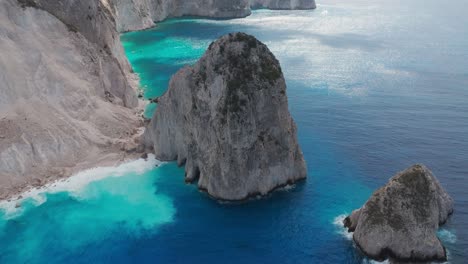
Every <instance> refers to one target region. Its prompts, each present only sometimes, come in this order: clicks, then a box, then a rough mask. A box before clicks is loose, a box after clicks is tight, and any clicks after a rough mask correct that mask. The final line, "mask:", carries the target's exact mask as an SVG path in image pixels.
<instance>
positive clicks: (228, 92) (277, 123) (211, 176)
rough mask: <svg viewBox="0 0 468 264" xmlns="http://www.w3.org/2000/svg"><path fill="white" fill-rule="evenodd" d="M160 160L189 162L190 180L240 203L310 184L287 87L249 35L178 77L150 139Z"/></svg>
mask: <svg viewBox="0 0 468 264" xmlns="http://www.w3.org/2000/svg"><path fill="white" fill-rule="evenodd" d="M145 141H146V143H147V145H149V146H154V151H155V155H156V157H157V158H158V159H161V160H177V161H178V164H179V165H182V164H184V163H186V167H185V171H186V181H188V182H192V181H195V180H197V179H198V178H199V180H198V186H199V188H200V189H202V190H205V191H207V192H208V193H209V194H210V195H211V196H212V197H215V198H217V199H222V200H243V199H246V198H249V197H251V196H255V195H258V194H260V195H265V194H267V193H268V192H270V191H272V190H274V189H276V188H278V187H280V186H284V185H287V184H291V183H294V182H296V181H298V180H300V179H304V178H305V177H306V166H305V161H304V158H303V155H302V151H301V150H300V148H299V145H298V143H297V136H296V125H295V123H294V121H293V119H292V118H291V116H290V114H289V111H288V100H287V97H286V83H285V80H284V77H283V73H282V71H281V67H280V65H279V62H278V61H277V60H276V58H275V57H274V55H273V54H272V53H271V52H270V51H269V50H268V48H267V47H266V46H265V45H264V44H263V43H261V42H259V41H258V40H257V39H255V38H254V37H252V36H249V35H246V34H244V33H235V34H229V35H226V36H223V37H222V38H220V39H219V40H217V41H216V42H214V43H212V44H211V45H210V47H209V49H208V51H207V52H206V53H205V55H204V56H203V57H202V58H201V59H200V61H198V63H197V64H196V65H194V66H188V67H185V68H183V69H181V70H180V71H179V72H177V73H176V74H175V75H174V76H173V77H172V79H171V81H170V85H169V89H168V91H167V92H166V93H165V94H164V95H163V96H162V97H160V99H159V106H158V109H157V111H156V112H155V114H154V116H153V119H152V121H151V123H150V124H149V127H148V129H147V130H146V132H145Z"/></svg>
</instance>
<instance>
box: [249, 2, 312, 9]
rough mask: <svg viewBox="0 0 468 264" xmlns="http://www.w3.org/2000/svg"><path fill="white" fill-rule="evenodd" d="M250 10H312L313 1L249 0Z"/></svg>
mask: <svg viewBox="0 0 468 264" xmlns="http://www.w3.org/2000/svg"><path fill="white" fill-rule="evenodd" d="M251 7H252V8H269V9H314V8H316V7H317V6H316V5H315V0H251Z"/></svg>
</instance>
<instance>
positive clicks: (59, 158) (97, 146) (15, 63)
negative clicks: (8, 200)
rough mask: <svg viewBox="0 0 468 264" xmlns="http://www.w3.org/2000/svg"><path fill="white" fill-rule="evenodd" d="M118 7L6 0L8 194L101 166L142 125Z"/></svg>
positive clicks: (0, 101) (0, 8)
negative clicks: (115, 11) (119, 29)
mask: <svg viewBox="0 0 468 264" xmlns="http://www.w3.org/2000/svg"><path fill="white" fill-rule="evenodd" d="M110 10H111V9H110V8H109V6H108V3H107V1H105V0H101V1H94V0H86V1H85V0H83V1H72V0H2V1H0V47H1V48H0V49H1V51H0V135H1V139H0V198H4V197H6V196H8V195H11V194H12V192H16V191H18V190H20V189H21V188H23V187H25V186H27V185H34V184H42V183H44V181H43V180H44V179H46V178H51V179H53V178H54V177H60V176H66V175H69V174H70V173H72V172H73V170H74V169H79V168H89V167H90V166H96V165H97V164H99V162H100V161H102V160H103V159H106V157H107V155H111V154H115V153H119V149H120V146H119V144H120V143H123V142H122V141H125V140H126V139H127V138H129V137H131V135H132V134H133V131H134V129H135V128H136V127H138V126H139V125H140V120H139V118H138V117H137V115H136V113H135V109H134V107H136V106H137V105H138V100H137V98H136V92H135V89H134V86H136V85H135V84H136V82H134V81H133V80H132V78H130V76H131V74H130V66H129V64H128V62H127V59H126V57H125V54H124V52H123V49H122V46H121V44H120V40H119V33H118V32H117V30H116V24H115V19H114V18H113V15H112V12H111V11H110ZM116 159H117V160H118V158H115V157H114V162H115V160H116Z"/></svg>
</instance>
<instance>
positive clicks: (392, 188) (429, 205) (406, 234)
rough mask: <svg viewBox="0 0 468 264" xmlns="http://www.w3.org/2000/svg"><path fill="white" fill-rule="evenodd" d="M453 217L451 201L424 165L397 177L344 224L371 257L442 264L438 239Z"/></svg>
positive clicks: (444, 256)
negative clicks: (440, 231)
mask: <svg viewBox="0 0 468 264" xmlns="http://www.w3.org/2000/svg"><path fill="white" fill-rule="evenodd" d="M452 213H453V200H452V198H450V196H449V195H448V194H447V193H446V192H445V190H444V189H443V188H442V187H441V186H440V184H439V181H437V179H436V178H435V176H434V175H433V174H432V173H431V171H430V170H429V169H428V168H426V167H425V166H424V165H414V166H412V167H411V168H408V169H406V170H405V171H403V172H400V173H398V174H397V175H395V176H394V177H393V178H391V179H390V181H389V182H388V183H387V185H385V186H384V187H382V188H380V189H379V190H377V191H376V192H375V193H374V194H373V195H372V196H371V198H370V199H369V200H368V201H367V202H366V204H365V205H364V206H363V207H362V208H361V209H358V210H355V211H354V212H353V213H352V214H351V215H350V216H348V217H347V218H346V219H345V220H344V225H345V227H347V228H349V231H350V232H354V234H353V239H354V241H355V242H356V244H357V245H358V246H359V248H360V249H361V250H362V251H363V252H364V253H365V254H366V255H368V256H369V257H371V258H373V259H377V260H383V259H387V258H390V259H391V260H395V261H404V262H426V261H445V260H446V259H447V254H446V251H445V248H444V246H443V245H442V243H441V242H440V240H439V239H438V238H437V236H436V231H437V229H438V228H439V226H440V225H442V224H444V223H445V222H446V221H447V219H448V217H449V216H450V214H452Z"/></svg>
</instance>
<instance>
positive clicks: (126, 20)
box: [109, 0, 315, 32]
mask: <svg viewBox="0 0 468 264" xmlns="http://www.w3.org/2000/svg"><path fill="white" fill-rule="evenodd" d="M109 1H110V0H109ZM111 1H112V2H111V3H112V6H113V8H114V10H115V14H116V17H117V28H118V30H119V31H121V32H125V31H131V30H140V29H145V28H148V27H151V26H154V21H162V20H164V19H166V18H168V17H180V16H200V17H211V18H238V17H246V16H248V15H250V14H251V7H254V8H270V9H314V8H315V0H190V1H186V0H111Z"/></svg>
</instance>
